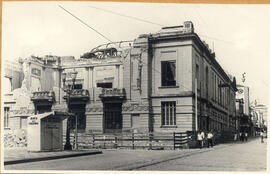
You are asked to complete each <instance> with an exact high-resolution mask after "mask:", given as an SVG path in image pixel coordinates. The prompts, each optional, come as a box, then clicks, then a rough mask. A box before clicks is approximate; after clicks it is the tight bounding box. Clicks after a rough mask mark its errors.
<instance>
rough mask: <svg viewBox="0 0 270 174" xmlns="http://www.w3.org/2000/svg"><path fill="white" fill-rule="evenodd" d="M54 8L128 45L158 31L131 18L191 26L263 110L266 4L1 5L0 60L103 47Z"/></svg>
mask: <svg viewBox="0 0 270 174" xmlns="http://www.w3.org/2000/svg"><path fill="white" fill-rule="evenodd" d="M59 5H61V6H62V7H64V8H65V9H67V10H68V11H69V12H71V13H72V14H74V15H76V16H77V17H78V18H80V19H81V20H83V21H84V22H85V23H87V24H88V25H89V26H91V27H92V28H94V29H95V30H97V31H99V32H100V33H102V34H103V35H104V36H106V37H107V38H109V39H110V40H112V41H123V40H134V39H135V38H137V37H138V36H139V35H140V34H148V33H156V32H157V31H159V30H160V29H161V26H159V25H154V24H151V23H147V22H143V21H140V20H136V19H134V18H138V19H143V20H147V21H151V22H152V23H158V24H161V25H162V26H174V25H182V24H183V22H184V21H192V22H193V24H194V28H195V32H196V33H197V34H199V36H200V37H201V39H202V40H204V41H206V42H207V43H208V44H209V46H210V48H211V49H212V50H214V51H215V53H216V59H217V61H218V62H219V63H220V65H221V66H222V67H223V68H224V69H225V70H226V71H227V72H229V73H230V74H232V75H233V76H235V77H236V80H237V83H239V84H243V83H242V82H241V79H242V74H243V73H246V80H245V82H244V85H246V86H249V88H250V98H251V101H254V100H255V99H256V100H257V102H258V103H262V104H266V105H268V101H269V100H268V95H269V94H270V92H269V75H268V74H270V73H269V68H268V66H269V63H270V61H269V58H270V49H269V40H270V32H269V31H270V24H269V21H267V20H269V19H270V5H202V4H166V3H119V2H102V3H100V2H56V1H55V2H3V6H2V60H3V61H4V60H16V59H17V58H19V57H22V58H25V57H29V56H30V55H35V56H44V55H48V54H51V55H57V56H75V57H76V58H79V57H80V55H82V54H83V53H85V52H88V51H90V50H91V49H92V48H94V47H96V46H98V45H101V44H104V43H107V42H108V40H106V39H105V38H103V37H102V36H100V35H99V34H97V33H96V32H95V31H94V30H92V29H90V28H88V27H86V26H85V25H84V24H82V23H81V22H80V21H79V20H77V19H75V18H74V17H72V16H71V15H70V14H68V13H67V12H66V11H64V10H63V9H61V8H60V7H59ZM101 9H103V10H101ZM108 11H113V12H116V13H118V14H123V15H124V16H120V15H116V14H115V13H109V12H108ZM125 15H126V16H127V15H128V16H132V17H134V18H128V17H126V16H125Z"/></svg>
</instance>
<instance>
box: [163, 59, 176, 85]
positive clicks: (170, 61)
mask: <svg viewBox="0 0 270 174" xmlns="http://www.w3.org/2000/svg"><path fill="white" fill-rule="evenodd" d="M165 62H169V63H174V65H175V66H174V67H175V70H174V73H175V75H174V81H175V84H174V85H165V84H163V77H164V76H163V71H164V70H163V68H162V67H163V66H162V65H163V63H165ZM160 69H161V85H160V86H161V87H162V88H164V87H165V88H166V87H168V88H173V87H178V86H177V63H176V60H162V61H160ZM167 83H168V82H167Z"/></svg>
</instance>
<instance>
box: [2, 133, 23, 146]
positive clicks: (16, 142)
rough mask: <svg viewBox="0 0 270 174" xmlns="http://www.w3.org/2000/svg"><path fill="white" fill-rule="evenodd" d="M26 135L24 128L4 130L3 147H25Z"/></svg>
mask: <svg viewBox="0 0 270 174" xmlns="http://www.w3.org/2000/svg"><path fill="white" fill-rule="evenodd" d="M26 146H27V137H26V130H14V131H11V130H10V131H6V132H5V134H4V147H5V148H14V147H26Z"/></svg>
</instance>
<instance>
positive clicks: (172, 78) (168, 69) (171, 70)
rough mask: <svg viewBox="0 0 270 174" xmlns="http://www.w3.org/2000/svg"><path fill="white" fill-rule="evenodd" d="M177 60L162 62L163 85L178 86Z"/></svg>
mask: <svg viewBox="0 0 270 174" xmlns="http://www.w3.org/2000/svg"><path fill="white" fill-rule="evenodd" d="M175 72H176V66H175V61H162V62H161V85H162V86H176V74H175Z"/></svg>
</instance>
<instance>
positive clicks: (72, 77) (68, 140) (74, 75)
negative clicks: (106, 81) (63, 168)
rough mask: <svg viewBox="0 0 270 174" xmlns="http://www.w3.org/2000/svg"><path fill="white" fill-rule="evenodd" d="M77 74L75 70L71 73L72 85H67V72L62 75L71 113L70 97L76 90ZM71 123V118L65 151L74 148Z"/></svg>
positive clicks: (68, 124)
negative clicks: (71, 138) (71, 141)
mask: <svg viewBox="0 0 270 174" xmlns="http://www.w3.org/2000/svg"><path fill="white" fill-rule="evenodd" d="M77 74H78V72H77V71H75V69H74V70H73V72H70V73H69V75H70V77H71V79H72V84H68V85H66V77H67V73H65V72H63V73H62V81H63V90H64V91H65V92H66V93H67V97H66V101H67V105H68V112H69V113H70V112H71V108H70V95H71V93H72V91H73V89H74V84H75V80H76V77H77ZM70 122H71V120H70V118H68V120H67V130H66V144H65V146H64V150H72V146H71V144H70V124H71V123H70ZM76 124H77V123H76ZM76 126H77V125H76Z"/></svg>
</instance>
